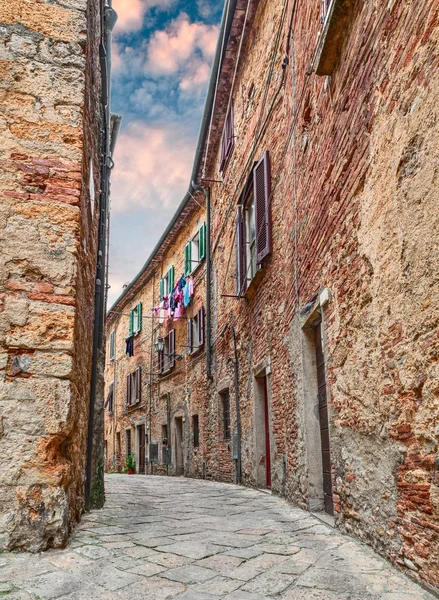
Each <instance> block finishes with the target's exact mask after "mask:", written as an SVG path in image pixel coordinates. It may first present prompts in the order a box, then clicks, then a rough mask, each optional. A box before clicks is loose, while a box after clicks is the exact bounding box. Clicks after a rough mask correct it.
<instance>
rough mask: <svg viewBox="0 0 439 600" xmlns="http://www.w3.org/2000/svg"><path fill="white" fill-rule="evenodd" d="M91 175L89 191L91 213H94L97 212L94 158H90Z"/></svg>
mask: <svg viewBox="0 0 439 600" xmlns="http://www.w3.org/2000/svg"><path fill="white" fill-rule="evenodd" d="M89 167H90V168H89V177H88V193H89V198H90V208H91V214H92V215H94V212H95V177H94V170H93V159H91V158H90V160H89Z"/></svg>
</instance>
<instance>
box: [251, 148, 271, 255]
mask: <svg viewBox="0 0 439 600" xmlns="http://www.w3.org/2000/svg"><path fill="white" fill-rule="evenodd" d="M253 187H254V189H253V193H254V197H255V224H256V261H257V264H258V265H260V264H261V263H262V262H263V261H264V259H265V258H267V256H269V255H270V254H271V248H272V246H271V206H270V204H271V199H270V195H271V174H270V158H269V154H268V152H265V154H264V156H263V157H262V158H261V160H260V161H259V162H258V164H257V165H256V166H255V168H254V170H253Z"/></svg>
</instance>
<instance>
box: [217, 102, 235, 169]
mask: <svg viewBox="0 0 439 600" xmlns="http://www.w3.org/2000/svg"><path fill="white" fill-rule="evenodd" d="M234 145H235V126H234V118H233V104H230V107H229V110H228V113H227V115H226V120H225V123H224V129H223V135H222V138H221V159H220V172H221V173H222V172H224V171H225V168H226V165H227V162H228V160H229V158H230V155H231V154H232V150H233V147H234Z"/></svg>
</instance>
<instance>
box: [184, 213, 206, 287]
mask: <svg viewBox="0 0 439 600" xmlns="http://www.w3.org/2000/svg"><path fill="white" fill-rule="evenodd" d="M205 258H206V223H203V225H201V227H200V229H199V231H198V232H197V234H196V235H195V236H194V237H193V238H192V239H191V240H190V241H189V242H188V243H187V244H186V246H185V248H184V274H185V277H187V276H188V275H190V274H191V273H193V272H194V271H195V269H196V268H197V267H198V265H199V264H200V262H201V261H202V260H204V259H205Z"/></svg>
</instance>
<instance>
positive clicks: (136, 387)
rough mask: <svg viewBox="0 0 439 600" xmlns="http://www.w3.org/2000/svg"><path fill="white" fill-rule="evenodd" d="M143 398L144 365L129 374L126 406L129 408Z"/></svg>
mask: <svg viewBox="0 0 439 600" xmlns="http://www.w3.org/2000/svg"><path fill="white" fill-rule="evenodd" d="M141 399H142V367H138V368H137V369H136V370H135V371H134V373H129V374H128V375H127V389H126V406H127V407H128V408H129V407H130V406H133V405H134V404H138V403H139V402H140V400H141Z"/></svg>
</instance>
